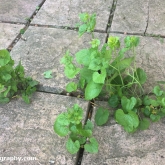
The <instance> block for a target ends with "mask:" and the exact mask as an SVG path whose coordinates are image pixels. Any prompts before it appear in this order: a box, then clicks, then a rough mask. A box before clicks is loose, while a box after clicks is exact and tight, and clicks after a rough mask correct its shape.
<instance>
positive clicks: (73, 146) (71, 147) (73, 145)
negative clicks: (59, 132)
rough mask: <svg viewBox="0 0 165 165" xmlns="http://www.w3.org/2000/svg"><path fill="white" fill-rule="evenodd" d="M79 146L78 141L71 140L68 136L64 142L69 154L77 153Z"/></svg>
mask: <svg viewBox="0 0 165 165" xmlns="http://www.w3.org/2000/svg"><path fill="white" fill-rule="evenodd" d="M79 148H80V142H79V141H78V140H76V141H75V142H73V141H72V139H71V138H69V139H68V141H67V142H66V149H67V150H68V152H69V153H71V154H75V153H77V152H78V150H79Z"/></svg>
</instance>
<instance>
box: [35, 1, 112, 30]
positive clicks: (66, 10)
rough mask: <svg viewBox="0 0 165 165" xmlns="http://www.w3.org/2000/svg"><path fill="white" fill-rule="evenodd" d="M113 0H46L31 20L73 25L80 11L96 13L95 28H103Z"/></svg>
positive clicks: (40, 22)
mask: <svg viewBox="0 0 165 165" xmlns="http://www.w3.org/2000/svg"><path fill="white" fill-rule="evenodd" d="M112 2H113V0H102V1H100V0H95V1H81V0H70V1H67V0H56V1H52V0H47V1H46V2H45V3H44V5H43V6H42V8H41V10H40V11H39V12H38V13H37V15H36V17H35V18H34V20H33V21H32V23H34V24H42V25H56V26H69V27H75V25H76V23H78V22H79V19H78V15H79V13H82V12H87V13H91V14H92V13H96V14H97V25H96V29H99V30H105V29H106V27H107V24H108V19H109V15H110V8H111V6H112Z"/></svg>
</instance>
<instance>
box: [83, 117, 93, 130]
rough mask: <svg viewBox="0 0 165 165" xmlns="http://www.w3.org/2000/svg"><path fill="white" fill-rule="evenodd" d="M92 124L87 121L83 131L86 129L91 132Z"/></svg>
mask: <svg viewBox="0 0 165 165" xmlns="http://www.w3.org/2000/svg"><path fill="white" fill-rule="evenodd" d="M93 127H94V126H93V123H92V122H91V121H90V120H89V119H88V121H87V123H86V124H85V126H84V129H86V130H91V131H92V130H93Z"/></svg>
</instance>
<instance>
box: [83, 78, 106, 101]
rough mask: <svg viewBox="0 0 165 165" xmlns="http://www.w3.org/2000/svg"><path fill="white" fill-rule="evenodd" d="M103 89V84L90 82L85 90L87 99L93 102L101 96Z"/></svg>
mask: <svg viewBox="0 0 165 165" xmlns="http://www.w3.org/2000/svg"><path fill="white" fill-rule="evenodd" d="M102 87H103V84H97V83H94V82H93V81H91V82H89V83H88V84H87V87H86V89H85V99H86V100H92V99H94V98H96V97H97V96H98V95H99V94H100V92H101V90H102Z"/></svg>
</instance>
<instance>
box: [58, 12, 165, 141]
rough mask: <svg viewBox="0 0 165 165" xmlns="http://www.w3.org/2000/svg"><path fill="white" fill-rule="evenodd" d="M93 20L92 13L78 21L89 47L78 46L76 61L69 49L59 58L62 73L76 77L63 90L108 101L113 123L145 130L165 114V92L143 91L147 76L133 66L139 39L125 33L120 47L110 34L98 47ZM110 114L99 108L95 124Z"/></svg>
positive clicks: (117, 40)
mask: <svg viewBox="0 0 165 165" xmlns="http://www.w3.org/2000/svg"><path fill="white" fill-rule="evenodd" d="M95 19H96V18H95V15H92V16H90V15H89V14H87V13H84V14H81V15H80V20H81V22H83V24H81V25H80V24H79V32H78V33H79V36H82V35H83V34H84V33H85V32H91V34H92V40H91V41H90V44H91V46H90V47H89V48H85V49H81V50H79V51H78V52H77V53H76V54H75V59H76V62H77V64H75V63H73V60H74V58H73V56H71V55H70V53H69V51H67V52H66V54H65V55H64V57H63V58H62V59H61V63H62V64H64V67H65V71H64V73H65V76H66V77H67V78H69V79H73V78H75V77H79V81H78V82H77V83H76V82H70V83H68V84H67V86H66V91H67V92H75V91H76V90H77V89H81V90H82V91H83V92H84V96H83V97H84V99H85V100H93V99H94V100H96V99H100V98H104V99H105V100H107V101H108V104H109V106H110V107H111V108H114V109H115V115H114V117H115V120H116V122H117V123H118V124H120V125H121V126H123V128H124V130H125V131H127V132H130V133H132V132H135V131H137V130H138V129H140V130H145V129H148V128H149V126H150V122H151V121H152V122H155V121H159V120H160V119H161V118H162V117H164V116H165V92H164V91H163V90H162V89H161V88H160V86H159V85H157V86H155V87H154V88H153V91H152V92H151V93H150V94H145V92H144V89H143V85H144V84H145V83H146V81H147V75H146V73H145V71H144V70H143V69H142V68H138V67H137V66H136V47H137V46H138V44H139V38H138V37H135V36H127V37H125V39H124V46H123V47H121V45H123V44H121V41H120V38H119V37H114V36H110V37H109V38H108V41H107V43H104V44H103V46H102V47H101V46H100V45H101V44H100V43H101V42H100V40H99V39H97V38H95V37H94V33H93V31H94V26H95V24H96V20H95ZM90 21H91V23H90ZM91 24H92V25H91ZM88 27H89V30H88ZM90 27H92V28H90ZM128 54H129V56H128ZM161 83H164V82H161ZM109 116H110V112H109V110H107V109H104V108H103V107H99V108H98V109H97V111H96V115H95V122H96V124H97V125H99V126H100V125H104V124H105V123H106V122H107V121H108V120H109ZM67 127H68V126H67ZM67 129H69V127H68V128H67ZM74 142H75V141H74ZM77 143H78V142H77ZM79 143H80V142H79Z"/></svg>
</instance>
